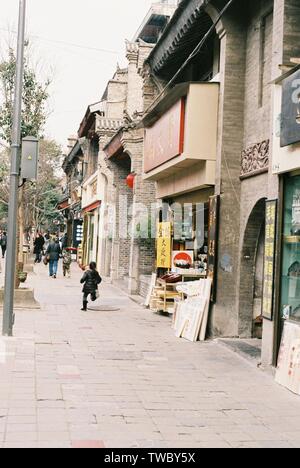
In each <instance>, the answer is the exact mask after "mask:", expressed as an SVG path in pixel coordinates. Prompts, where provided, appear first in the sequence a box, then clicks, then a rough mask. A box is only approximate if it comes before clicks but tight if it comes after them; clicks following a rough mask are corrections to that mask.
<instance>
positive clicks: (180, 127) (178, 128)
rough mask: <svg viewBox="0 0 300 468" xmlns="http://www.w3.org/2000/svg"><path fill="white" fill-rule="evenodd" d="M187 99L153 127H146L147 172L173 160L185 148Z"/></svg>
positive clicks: (180, 102) (145, 161) (145, 158)
mask: <svg viewBox="0 0 300 468" xmlns="http://www.w3.org/2000/svg"><path fill="white" fill-rule="evenodd" d="M184 123H185V99H181V100H180V101H178V102H177V103H176V104H175V105H174V106H173V107H172V108H171V109H170V110H168V111H167V112H166V113H165V114H164V115H163V117H161V118H160V119H159V120H158V121H157V122H156V123H155V124H154V125H153V126H152V127H150V128H147V129H146V134H145V151H144V170H145V172H146V173H148V172H150V171H152V170H153V169H155V168H157V167H159V166H161V165H162V164H164V163H166V162H168V161H170V160H172V159H173V158H175V157H176V156H179V155H180V154H182V153H183V149H184Z"/></svg>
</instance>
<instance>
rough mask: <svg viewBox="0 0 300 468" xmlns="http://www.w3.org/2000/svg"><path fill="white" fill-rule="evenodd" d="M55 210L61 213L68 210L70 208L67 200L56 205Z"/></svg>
mask: <svg viewBox="0 0 300 468" xmlns="http://www.w3.org/2000/svg"><path fill="white" fill-rule="evenodd" d="M57 208H58V209H59V210H61V211H63V210H67V209H68V208H70V202H69V200H64V201H62V202H60V203H58V204H57Z"/></svg>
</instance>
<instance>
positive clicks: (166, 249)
mask: <svg viewBox="0 0 300 468" xmlns="http://www.w3.org/2000/svg"><path fill="white" fill-rule="evenodd" d="M171 248H172V227H171V223H159V224H158V228H157V268H167V269H168V268H171Z"/></svg>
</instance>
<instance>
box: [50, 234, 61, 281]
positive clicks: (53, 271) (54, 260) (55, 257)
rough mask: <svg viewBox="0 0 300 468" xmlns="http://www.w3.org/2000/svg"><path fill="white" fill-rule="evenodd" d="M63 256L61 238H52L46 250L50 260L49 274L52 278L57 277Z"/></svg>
mask: <svg viewBox="0 0 300 468" xmlns="http://www.w3.org/2000/svg"><path fill="white" fill-rule="evenodd" d="M60 256H61V248H60V245H59V239H58V238H56V239H55V240H52V241H51V242H50V244H49V246H48V248H47V251H46V258H47V259H48V261H49V275H50V277H51V278H54V279H56V278H57V270H58V262H59V259H60Z"/></svg>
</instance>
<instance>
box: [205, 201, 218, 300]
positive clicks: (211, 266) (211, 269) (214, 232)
mask: <svg viewBox="0 0 300 468" xmlns="http://www.w3.org/2000/svg"><path fill="white" fill-rule="evenodd" d="M219 211H220V196H219V195H216V196H214V197H210V199H209V224H208V230H209V232H208V278H210V279H211V280H212V295H211V300H212V302H216V298H217V284H216V283H217V262H218V234H219Z"/></svg>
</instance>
